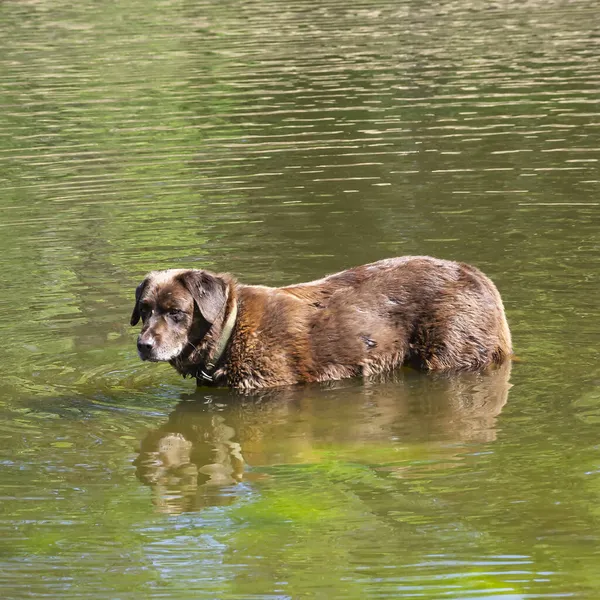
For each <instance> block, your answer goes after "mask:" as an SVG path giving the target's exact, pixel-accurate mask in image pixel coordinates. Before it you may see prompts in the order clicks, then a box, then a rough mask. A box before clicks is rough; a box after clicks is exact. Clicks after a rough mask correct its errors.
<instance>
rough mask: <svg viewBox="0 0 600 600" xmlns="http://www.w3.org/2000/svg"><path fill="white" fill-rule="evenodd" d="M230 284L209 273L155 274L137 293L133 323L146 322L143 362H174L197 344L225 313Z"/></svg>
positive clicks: (142, 337) (141, 346) (141, 348)
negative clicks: (191, 346)
mask: <svg viewBox="0 0 600 600" xmlns="http://www.w3.org/2000/svg"><path fill="white" fill-rule="evenodd" d="M226 301H227V283H226V281H225V280H224V279H223V278H221V277H219V276H217V275H214V274H212V273H209V272H207V271H199V270H196V269H170V270H168V271H153V272H152V273H149V274H148V276H147V277H146V279H144V281H142V283H140V285H139V286H138V287H137V289H136V291H135V306H134V308H133V312H132V313H131V324H132V325H137V323H138V322H139V320H140V319H141V320H142V323H143V325H142V331H141V332H140V335H139V336H138V341H137V347H138V354H139V355H140V358H141V359H142V360H150V361H170V360H173V359H175V358H177V357H178V356H179V355H180V354H181V353H182V352H183V351H184V350H186V349H187V348H188V347H189V344H194V345H197V344H198V343H200V342H201V341H202V338H203V337H204V335H206V333H207V332H208V330H209V329H210V327H211V326H212V324H213V323H214V321H215V320H216V319H217V318H219V316H220V315H222V313H223V312H224V307H225V302H226Z"/></svg>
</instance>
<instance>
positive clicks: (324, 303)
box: [281, 256, 512, 379]
mask: <svg viewBox="0 0 600 600" xmlns="http://www.w3.org/2000/svg"><path fill="white" fill-rule="evenodd" d="M281 289H282V291H284V292H287V293H291V294H293V295H295V296H297V297H299V298H302V299H304V300H305V301H307V302H309V303H311V304H312V305H313V306H314V307H315V309H316V310H315V311H314V314H313V315H312V318H310V319H309V330H310V332H311V335H310V339H311V350H312V354H313V356H314V357H315V362H316V364H318V365H321V367H322V374H321V376H320V377H319V379H330V378H334V379H338V378H340V377H346V376H351V375H358V374H361V375H370V374H373V373H377V372H381V371H385V370H388V369H391V368H394V367H396V366H399V365H401V364H403V363H409V364H411V365H413V366H416V367H419V368H425V369H429V370H477V369H484V368H486V367H488V366H490V365H492V364H500V363H502V362H503V361H504V360H505V359H506V358H507V357H509V356H510V354H511V351H512V350H511V341H510V332H509V329H508V324H507V322H506V318H505V315H504V308H503V305H502V300H501V298H500V295H499V293H498V290H497V289H496V287H495V286H494V284H493V283H492V282H491V280H490V279H489V278H488V277H486V276H485V275H484V274H483V273H482V272H481V271H479V270H478V269H476V268H475V267H472V266H470V265H466V264H462V263H456V262H452V261H447V260H440V259H435V258H431V257H427V256H416V257H410V256H408V257H399V258H391V259H385V260H382V261H379V262H376V263H372V264H368V265H363V266H360V267H355V268H353V269H348V270H347V271H342V272H340V273H336V274H333V275H330V276H329V277H325V278H323V279H319V280H317V281H313V282H308V283H305V284H300V285H296V286H289V287H286V288H281Z"/></svg>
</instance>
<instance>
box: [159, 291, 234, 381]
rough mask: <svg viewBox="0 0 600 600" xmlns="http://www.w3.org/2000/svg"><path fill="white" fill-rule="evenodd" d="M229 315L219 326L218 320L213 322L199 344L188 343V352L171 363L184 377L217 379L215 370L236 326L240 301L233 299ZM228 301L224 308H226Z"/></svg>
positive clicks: (202, 379) (201, 379)
mask: <svg viewBox="0 0 600 600" xmlns="http://www.w3.org/2000/svg"><path fill="white" fill-rule="evenodd" d="M232 300H233V301H232V303H231V307H230V310H229V315H228V316H227V318H226V319H225V321H224V322H223V321H221V325H220V326H219V325H218V323H217V321H215V323H213V324H212V325H211V326H210V327H209V328H208V330H206V333H205V335H204V336H202V339H201V340H200V342H198V343H197V344H192V343H189V344H188V346H189V347H188V348H187V352H186V351H184V352H182V354H181V355H180V356H178V357H177V358H176V359H174V360H173V361H170V363H171V365H172V366H173V367H174V368H175V369H176V370H177V371H178V372H179V373H181V374H182V375H183V377H188V376H191V377H196V379H197V380H198V382H199V383H204V384H210V383H213V382H214V380H215V376H214V375H215V371H216V370H217V367H218V365H219V361H220V360H221V358H222V357H223V355H224V353H225V350H226V348H227V345H228V343H229V341H230V339H231V335H232V333H233V329H234V327H235V323H236V319H237V314H238V303H237V300H236V299H235V298H233V299H232ZM227 304H228V303H227V302H226V303H225V307H224V310H226V307H227Z"/></svg>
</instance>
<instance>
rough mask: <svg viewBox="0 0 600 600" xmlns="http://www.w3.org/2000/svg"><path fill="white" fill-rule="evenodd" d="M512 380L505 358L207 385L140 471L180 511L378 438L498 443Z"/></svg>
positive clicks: (353, 451)
mask: <svg viewBox="0 0 600 600" xmlns="http://www.w3.org/2000/svg"><path fill="white" fill-rule="evenodd" d="M509 377H510V364H506V365H503V366H502V367H501V368H500V369H497V370H495V371H491V372H489V373H486V374H472V373H470V374H461V375H454V376H431V375H427V376H425V375H422V374H419V373H413V372H410V371H401V372H399V373H396V374H394V375H389V376H387V377H385V378H379V379H378V380H373V379H371V380H367V381H365V382H356V381H345V382H340V383H338V384H337V385H336V384H329V385H327V386H323V385H321V386H303V387H289V388H283V389H279V390H270V391H268V392H265V391H263V392H261V393H255V394H253V395H245V396H241V395H236V394H233V393H232V392H230V391H228V390H210V391H209V390H207V389H202V388H199V389H198V390H197V391H196V392H195V393H193V394H191V395H189V396H187V397H186V398H185V399H184V400H183V401H182V402H180V403H179V404H178V405H177V406H176V407H175V410H174V411H173V412H172V413H171V414H170V416H169V419H168V421H167V422H166V423H165V424H164V425H162V426H161V427H159V428H158V429H156V430H153V431H151V432H149V433H148V434H147V436H146V437H145V439H144V440H143V441H142V443H141V450H140V453H139V456H138V457H137V459H136V461H135V464H136V466H137V471H136V473H137V476H138V478H139V479H140V480H141V481H142V482H143V483H145V484H146V485H149V486H150V487H152V489H153V497H154V502H155V504H156V506H157V508H158V509H159V510H161V511H163V512H167V513H180V512H185V511H193V510H199V509H201V508H202V507H205V506H218V505H226V504H229V503H231V502H233V501H235V500H236V499H237V498H239V496H240V494H241V493H243V489H244V488H243V487H240V486H239V484H240V483H241V482H242V481H246V482H248V481H252V479H260V478H261V477H266V475H264V474H262V475H261V473H260V467H266V466H269V465H276V464H293V463H296V464H299V463H314V462H318V461H319V460H320V457H321V456H322V451H323V450H324V449H329V450H331V449H332V448H335V449H337V451H339V452H340V456H341V457H343V456H344V454H345V453H347V454H348V455H351V457H352V460H353V461H356V460H357V459H358V460H360V457H361V453H363V452H364V454H365V455H367V454H368V453H369V448H370V447H373V446H375V445H378V446H379V447H385V446H389V447H390V448H394V447H397V446H398V445H402V446H406V445H407V444H424V445H426V447H427V448H429V449H430V451H431V452H433V453H434V454H436V456H438V457H439V456H440V453H441V454H442V456H444V457H445V458H448V459H450V458H453V457H454V455H456V454H457V453H459V452H460V444H457V442H458V443H460V442H462V443H464V444H484V443H487V442H492V441H494V440H495V437H496V432H495V421H496V417H497V416H498V415H499V414H500V411H501V410H502V407H503V406H504V405H505V404H506V401H507V397H508V390H509V388H510V384H509ZM448 442H453V443H451V444H449V443H448ZM328 455H329V456H330V452H329V453H328ZM250 467H258V471H254V472H253V471H252V469H251V468H250ZM401 470H402V469H399V471H401ZM246 489H247V488H246Z"/></svg>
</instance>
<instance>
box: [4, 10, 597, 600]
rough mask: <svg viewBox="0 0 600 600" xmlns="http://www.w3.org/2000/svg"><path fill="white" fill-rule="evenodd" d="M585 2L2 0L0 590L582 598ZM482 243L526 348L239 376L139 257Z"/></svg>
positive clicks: (284, 279)
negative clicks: (196, 350)
mask: <svg viewBox="0 0 600 600" xmlns="http://www.w3.org/2000/svg"><path fill="white" fill-rule="evenodd" d="M598 24H599V21H598V8H597V6H596V3H595V2H592V1H591V0H589V1H588V0H581V1H579V2H576V3H568V2H561V1H558V0H552V1H543V2H542V1H541V0H530V1H528V2H512V1H508V2H501V3H500V2H495V3H494V2H492V3H487V2H478V1H474V0H471V1H465V2H457V1H451V0H443V1H442V2H437V3H430V2H421V1H417V0H409V1H406V2H404V1H403V2H387V1H385V0H383V1H381V2H371V1H367V0H364V1H362V0H361V1H360V2H357V3H351V4H348V3H343V2H339V0H328V1H327V2H322V1H317V0H303V1H302V2H298V1H297V2H285V3H282V2H276V1H268V0H261V1H255V0H250V1H248V2H229V3H213V2H206V1H199V2H194V3H191V2H176V1H175V0H161V1H158V0H156V1H155V0H151V1H149V2H148V1H146V2H140V1H136V0H131V1H124V2H118V3H94V2H85V1H84V2H81V3H77V4H76V5H75V4H72V3H69V2H61V1H58V2H56V1H54V2H49V1H47V0H36V1H23V2H18V1H15V0H13V1H7V2H4V3H2V5H1V6H0V40H1V42H0V107H1V110H0V190H1V194H0V269H1V272H2V285H1V286H0V339H1V340H2V349H1V350H0V355H1V357H2V358H1V360H0V380H1V384H2V385H1V391H0V413H1V417H2V418H1V419H0V428H1V431H2V436H1V437H0V461H1V462H0V464H1V466H2V479H1V495H2V503H1V505H0V511H1V515H2V517H1V520H0V528H1V532H2V542H1V545H0V548H1V554H0V594H1V595H2V597H5V598H24V597H42V596H43V597H51V598H69V597H77V598H149V597H161V598H178V599H179V598H240V599H242V598H243V599H250V598H261V599H266V598H273V599H274V598H294V599H295V598H306V597H309V598H383V597H385V598H398V597H402V598H431V599H439V598H455V599H458V598H461V599H473V598H486V599H497V600H499V599H502V600H516V599H519V600H520V599H524V598H556V597H575V598H590V599H595V598H598V597H599V596H600V571H599V570H598V564H599V561H600V552H599V547H600V546H599V542H600V510H599V508H598V507H599V506H600V451H599V442H598V440H599V439H600V435H599V431H600V430H599V427H600V391H599V387H598V384H599V382H600V368H599V366H598V365H599V358H600V356H599V354H600V353H599V350H598V325H597V323H598V300H597V296H598V289H599V286H598V273H599V262H598V257H599V252H598V251H599V247H598V239H599V233H600V216H599V211H600V202H599V191H600V190H599V185H600V178H599V175H598V174H599V170H598V159H599V158H600V157H599V152H600V132H599V124H600V96H599V94H598V90H599V89H600V44H599V41H600V36H599V30H598ZM404 254H431V255H436V256H440V257H443V258H449V259H457V260H462V261H466V262H471V263H473V264H475V265H477V266H478V267H480V268H481V269H482V270H484V271H485V272H486V273H487V274H489V275H490V276H491V277H492V278H493V279H494V281H495V282H496V283H497V285H498V287H499V289H500V291H501V292H502V294H503V297H504V299H505V305H506V308H507V313H508V317H509V321H510V324H511V328H512V331H513V338H514V343H515V348H516V352H517V354H518V356H519V359H520V361H519V362H516V363H514V364H513V365H512V369H510V368H506V369H504V370H501V371H499V372H497V373H494V374H493V375H490V376H475V375H464V376H459V377H451V378H447V377H439V376H426V375H422V374H418V373H414V372H411V371H400V372H399V373H396V374H394V375H393V376H390V377H386V378H383V379H379V380H370V381H364V382H363V381H344V382H340V383H336V384H331V385H323V386H307V387H296V388H291V389H286V390H279V391H274V392H269V393H262V394H256V395H252V396H248V397H243V398H242V397H238V396H235V395H234V394H232V393H230V392H228V391H225V390H208V389H199V390H195V388H194V386H193V384H192V383H191V382H190V380H187V381H183V380H181V379H180V378H178V377H177V375H176V374H175V372H174V371H172V370H171V369H170V367H168V366H167V365H150V364H142V363H141V362H139V360H138V359H137V356H136V352H135V336H136V332H135V331H134V330H133V329H132V328H130V327H129V326H128V320H129V314H130V311H131V309H132V302H133V291H134V288H135V285H136V284H137V283H138V282H139V281H140V279H141V278H142V277H143V275H144V273H145V272H146V271H148V270H151V269H156V268H166V267H174V266H190V267H202V268H209V269H212V270H216V271H227V272H231V273H234V274H236V275H237V276H238V277H239V278H240V279H241V280H242V281H244V282H246V283H262V284H267V285H285V284H289V283H293V282H296V281H302V280H308V279H312V278H316V277H320V276H322V275H323V274H325V273H329V272H333V271H337V270H340V269H343V268H347V267H350V266H354V265H357V264H362V263H365V262H369V261H374V260H377V259H380V258H383V257H386V256H396V255H404Z"/></svg>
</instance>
